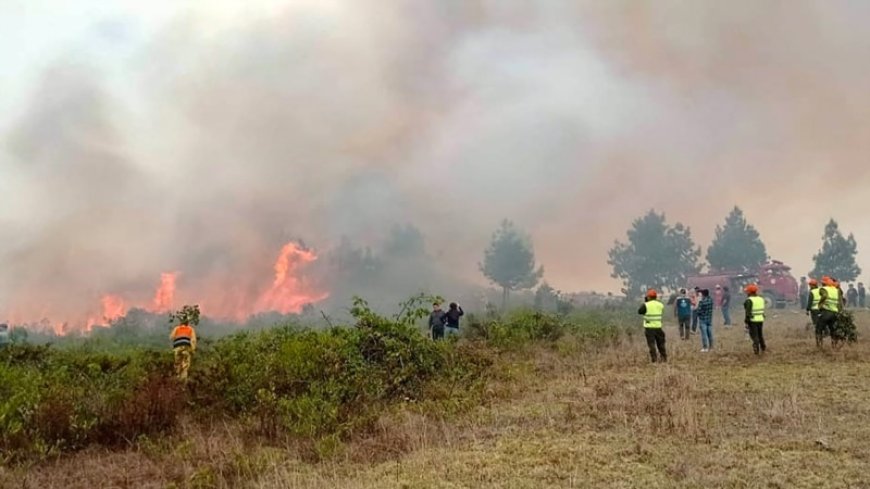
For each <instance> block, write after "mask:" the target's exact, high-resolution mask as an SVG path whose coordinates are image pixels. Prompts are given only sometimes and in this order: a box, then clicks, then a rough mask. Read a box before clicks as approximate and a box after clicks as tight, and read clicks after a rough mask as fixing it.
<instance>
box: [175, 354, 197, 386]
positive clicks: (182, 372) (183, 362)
mask: <svg viewBox="0 0 870 489" xmlns="http://www.w3.org/2000/svg"><path fill="white" fill-rule="evenodd" d="M173 353H174V354H175V375H177V376H178V378H179V379H180V380H183V381H185V382H187V371H188V370H190V360H191V357H193V350H191V349H190V347H189V346H179V347H177V348H175V349H174V350H173Z"/></svg>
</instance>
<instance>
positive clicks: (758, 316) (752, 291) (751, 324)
mask: <svg viewBox="0 0 870 489" xmlns="http://www.w3.org/2000/svg"><path fill="white" fill-rule="evenodd" d="M746 295H747V297H746V301H745V302H744V303H743V309H744V310H745V311H746V328H747V329H749V337H750V338H752V350H753V351H754V352H755V354H756V355H760V354H761V353H764V352H765V350H767V345H766V344H765V343H764V298H763V297H759V296H758V286H757V285H755V284H750V285H747V286H746Z"/></svg>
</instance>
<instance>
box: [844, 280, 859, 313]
mask: <svg viewBox="0 0 870 489" xmlns="http://www.w3.org/2000/svg"><path fill="white" fill-rule="evenodd" d="M846 300H847V301H848V303H849V307H858V289H856V288H855V284H849V290H848V291H847V292H846Z"/></svg>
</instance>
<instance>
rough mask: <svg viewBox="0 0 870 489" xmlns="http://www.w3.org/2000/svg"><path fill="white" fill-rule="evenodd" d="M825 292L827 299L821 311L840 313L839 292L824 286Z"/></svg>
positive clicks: (834, 288)
mask: <svg viewBox="0 0 870 489" xmlns="http://www.w3.org/2000/svg"><path fill="white" fill-rule="evenodd" d="M825 291H826V292H827V293H828V299H827V300H826V301H825V303H824V304H822V305H821V306H822V309H824V310H826V311H831V312H840V290H839V289H837V288H836V287H831V286H830V285H828V286H825Z"/></svg>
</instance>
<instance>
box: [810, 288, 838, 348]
mask: <svg viewBox="0 0 870 489" xmlns="http://www.w3.org/2000/svg"><path fill="white" fill-rule="evenodd" d="M819 310H820V311H819V319H818V326H817V327H816V344H818V345H819V346H821V345H822V342H823V341H824V337H825V333H828V334H829V335H831V344H832V345H836V344H837V342H838V340H839V338H838V334H837V328H836V326H837V319H838V317H839V316H840V311H842V310H843V294H842V293H841V292H840V288H839V287H837V282H836V281H835V280H834V279H832V278H831V277H823V278H822V288H821V290H819Z"/></svg>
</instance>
